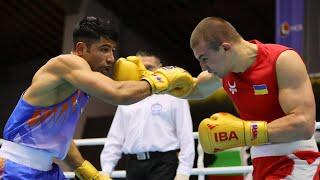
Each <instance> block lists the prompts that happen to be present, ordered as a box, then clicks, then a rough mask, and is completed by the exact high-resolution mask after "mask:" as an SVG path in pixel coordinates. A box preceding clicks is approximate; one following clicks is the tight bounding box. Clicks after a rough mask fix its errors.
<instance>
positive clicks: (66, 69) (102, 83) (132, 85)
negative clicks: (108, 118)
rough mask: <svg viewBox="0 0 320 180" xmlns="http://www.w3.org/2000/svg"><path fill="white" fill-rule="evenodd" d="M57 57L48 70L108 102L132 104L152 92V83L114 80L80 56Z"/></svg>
mask: <svg viewBox="0 0 320 180" xmlns="http://www.w3.org/2000/svg"><path fill="white" fill-rule="evenodd" d="M56 58H57V59H55V60H53V61H52V64H51V65H48V70H47V71H48V72H50V73H52V74H54V75H55V76H59V78H62V79H63V80H65V81H67V82H68V83H70V84H72V85H73V86H75V87H76V88H79V89H81V90H82V91H84V92H87V93H88V94H90V95H92V96H95V97H97V98H99V99H101V100H103V101H105V102H107V103H110V104H115V105H118V104H131V103H134V102H137V101H140V100H141V99H143V98H145V97H147V96H149V95H150V94H151V91H150V85H149V83H147V82H145V81H114V80H112V79H111V78H109V77H107V76H105V75H103V74H101V73H99V72H94V71H92V70H91V68H90V66H89V64H88V63H87V62H86V61H85V60H84V59H82V58H81V57H79V56H75V55H61V56H58V57H56ZM54 61H56V62H54Z"/></svg>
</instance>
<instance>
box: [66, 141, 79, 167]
mask: <svg viewBox="0 0 320 180" xmlns="http://www.w3.org/2000/svg"><path fill="white" fill-rule="evenodd" d="M64 162H65V163H67V165H68V166H69V167H70V168H71V170H72V171H74V170H75V169H77V167H80V166H81V164H82V163H83V162H84V159H83V157H82V155H81V153H80V152H79V150H78V148H77V145H76V144H75V143H74V141H72V142H71V145H70V148H69V151H68V154H67V156H66V158H65V159H64Z"/></svg>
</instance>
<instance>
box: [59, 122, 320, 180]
mask: <svg viewBox="0 0 320 180" xmlns="http://www.w3.org/2000/svg"><path fill="white" fill-rule="evenodd" d="M316 129H320V122H317V123H316ZM193 137H194V139H198V133H197V132H194V133H193ZM316 139H317V138H316ZM105 140H106V138H89V139H75V143H76V145H77V146H96V145H104V143H105ZM317 141H319V140H318V139H317ZM197 153H198V159H197V168H193V169H192V171H191V175H198V180H204V179H205V178H204V175H223V174H248V173H251V172H252V170H253V167H252V166H232V167H215V168H204V164H203V158H204V152H203V150H202V148H201V145H200V144H199V143H198V147H197ZM64 174H65V176H66V177H67V178H74V176H75V175H74V172H64ZM110 176H111V177H112V178H125V177H126V171H125V170H120V171H113V172H112V173H111V175H110Z"/></svg>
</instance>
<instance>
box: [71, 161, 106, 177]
mask: <svg viewBox="0 0 320 180" xmlns="http://www.w3.org/2000/svg"><path fill="white" fill-rule="evenodd" d="M75 174H76V176H77V177H78V178H79V179H81V180H112V179H111V178H110V177H109V175H107V174H104V175H102V174H99V171H98V170H97V169H96V168H95V167H94V166H93V165H92V164H91V163H90V162H89V161H87V160H85V161H84V162H83V163H82V164H81V166H80V167H78V168H77V169H76V170H75Z"/></svg>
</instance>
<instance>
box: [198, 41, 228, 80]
mask: <svg viewBox="0 0 320 180" xmlns="http://www.w3.org/2000/svg"><path fill="white" fill-rule="evenodd" d="M193 53H194V56H195V57H196V58H197V59H198V61H199V63H200V66H201V69H202V70H203V71H208V72H209V73H213V74H215V75H217V76H218V77H220V78H222V77H223V76H225V75H226V74H227V73H229V72H230V68H231V67H230V63H229V59H228V55H227V52H226V49H225V48H224V47H223V46H222V45H221V46H219V49H218V50H214V49H212V48H209V47H208V44H207V43H205V42H204V41H200V43H199V44H198V45H197V46H196V47H194V48H193Z"/></svg>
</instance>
